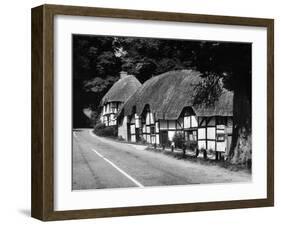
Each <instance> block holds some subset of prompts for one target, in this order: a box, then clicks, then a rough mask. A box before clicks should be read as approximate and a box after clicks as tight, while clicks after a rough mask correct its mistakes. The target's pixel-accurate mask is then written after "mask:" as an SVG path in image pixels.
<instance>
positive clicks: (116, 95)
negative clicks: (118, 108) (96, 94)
mask: <svg viewBox="0 0 281 226" xmlns="http://www.w3.org/2000/svg"><path fill="white" fill-rule="evenodd" d="M140 86H141V83H140V82H139V80H138V79H137V78H136V77H135V76H133V75H127V76H125V77H123V78H121V79H119V80H118V81H117V82H115V83H114V84H113V86H112V87H111V88H110V89H109V90H108V92H107V93H106V94H105V95H104V97H103V98H102V100H101V105H104V104H106V103H108V102H123V103H124V102H126V101H127V100H128V99H129V98H130V97H131V96H132V95H133V94H134V93H135V92H136V91H137V89H138V88H139V87H140Z"/></svg>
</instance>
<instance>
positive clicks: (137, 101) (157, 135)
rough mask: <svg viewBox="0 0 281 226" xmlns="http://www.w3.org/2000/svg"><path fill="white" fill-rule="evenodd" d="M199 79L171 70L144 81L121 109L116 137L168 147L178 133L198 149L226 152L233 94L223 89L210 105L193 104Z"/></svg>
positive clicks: (192, 73)
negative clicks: (195, 143)
mask: <svg viewBox="0 0 281 226" xmlns="http://www.w3.org/2000/svg"><path fill="white" fill-rule="evenodd" d="M201 80H202V78H201V77H200V73H199V72H196V71H192V70H178V71H171V72H167V73H164V74H161V75H159V76H155V77H152V78H151V79H149V80H147V81H146V82H145V83H144V84H143V85H142V86H141V87H139V88H138V90H137V91H136V92H135V93H134V94H133V95H132V96H131V97H130V98H129V99H128V100H127V101H126V103H125V104H124V105H123V107H122V108H121V109H120V111H119V114H118V135H119V136H121V137H123V138H124V139H125V140H128V141H131V142H138V141H140V140H142V139H143V140H145V141H146V142H148V143H151V144H156V145H163V146H167V145H169V143H170V142H171V141H172V139H173V137H174V135H175V133H176V132H180V133H183V134H184V139H185V140H186V141H195V142H197V144H198V149H204V150H213V151H218V152H225V151H228V150H229V148H230V143H231V138H232V120H233V93H232V92H230V91H227V90H223V92H222V94H221V96H220V97H219V98H218V100H217V101H215V103H214V104H213V105H211V106H206V105H205V104H201V105H200V106H199V105H194V103H193V98H194V94H195V91H194V87H195V85H197V84H198V83H199V82H200V81H201ZM123 92H126V91H125V90H124V91H123V89H121V93H123ZM119 95H121V94H119ZM107 96H108V95H107ZM110 96H112V95H110ZM113 96H114V95H113ZM113 96H112V97H113ZM106 98H108V97H105V100H104V102H106ZM109 99H110V102H111V103H112V100H114V101H115V99H114V98H113V99H112V98H109ZM106 103H108V102H106ZM106 106H107V105H106ZM106 108H107V107H105V108H104V109H106Z"/></svg>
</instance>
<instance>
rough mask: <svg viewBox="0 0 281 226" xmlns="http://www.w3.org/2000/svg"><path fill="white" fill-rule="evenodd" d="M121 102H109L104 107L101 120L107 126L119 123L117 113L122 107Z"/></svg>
mask: <svg viewBox="0 0 281 226" xmlns="http://www.w3.org/2000/svg"><path fill="white" fill-rule="evenodd" d="M121 104H122V103H121V102H109V103H107V104H105V105H103V107H102V114H101V118H100V119H101V122H102V123H104V124H105V125H106V126H115V125H117V120H116V114H117V112H118V110H119V109H120V108H121Z"/></svg>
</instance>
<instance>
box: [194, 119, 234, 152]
mask: <svg viewBox="0 0 281 226" xmlns="http://www.w3.org/2000/svg"><path fill="white" fill-rule="evenodd" d="M198 123H199V125H198V148H199V149H205V150H213V151H218V152H226V151H228V150H229V148H230V143H231V136H232V118H231V117H218V116H217V117H198Z"/></svg>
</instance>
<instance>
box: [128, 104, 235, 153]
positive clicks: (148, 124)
mask: <svg viewBox="0 0 281 226" xmlns="http://www.w3.org/2000/svg"><path fill="white" fill-rule="evenodd" d="M128 125H129V127H128V129H129V140H130V141H131V142H137V141H139V140H141V138H142V139H144V140H145V141H146V142H147V143H151V144H157V145H167V144H168V143H169V142H171V141H172V140H173V137H174V135H175V133H177V132H183V133H184V137H185V140H186V141H195V142H197V144H198V148H199V149H205V150H213V151H219V152H225V151H228V150H229V148H230V144H231V137H232V117H197V116H196V115H194V113H193V114H192V113H191V111H190V110H189V111H188V110H187V111H185V112H183V114H181V116H180V117H179V118H178V119H177V120H163V119H160V120H155V115H154V114H153V113H151V112H150V110H149V108H146V109H145V111H144V112H143V114H142V115H141V116H138V115H137V114H135V113H134V114H132V115H131V117H130V120H129V124H128Z"/></svg>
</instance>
